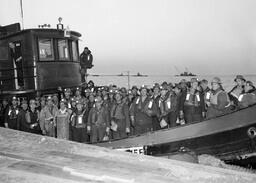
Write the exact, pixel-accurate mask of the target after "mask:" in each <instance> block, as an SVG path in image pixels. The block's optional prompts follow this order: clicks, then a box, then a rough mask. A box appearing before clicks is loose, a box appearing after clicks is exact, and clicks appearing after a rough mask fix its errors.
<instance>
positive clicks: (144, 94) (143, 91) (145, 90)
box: [140, 88, 148, 96]
mask: <svg viewBox="0 0 256 183" xmlns="http://www.w3.org/2000/svg"><path fill="white" fill-rule="evenodd" d="M140 93H141V96H147V93H148V92H147V89H146V88H143V89H141V91H140Z"/></svg>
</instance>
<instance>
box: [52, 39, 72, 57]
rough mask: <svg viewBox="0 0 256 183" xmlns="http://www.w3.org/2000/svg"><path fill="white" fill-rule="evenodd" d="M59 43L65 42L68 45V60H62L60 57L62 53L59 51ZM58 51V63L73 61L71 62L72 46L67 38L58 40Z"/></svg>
mask: <svg viewBox="0 0 256 183" xmlns="http://www.w3.org/2000/svg"><path fill="white" fill-rule="evenodd" d="M59 41H65V42H66V45H67V51H68V58H61V57H60V51H59ZM56 48H57V49H56V51H57V53H58V61H72V60H71V54H70V44H69V40H68V39H65V38H57V39H56Z"/></svg>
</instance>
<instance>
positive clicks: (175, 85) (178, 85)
mask: <svg viewBox="0 0 256 183" xmlns="http://www.w3.org/2000/svg"><path fill="white" fill-rule="evenodd" d="M174 88H178V89H182V88H181V86H180V84H178V83H175V84H174Z"/></svg>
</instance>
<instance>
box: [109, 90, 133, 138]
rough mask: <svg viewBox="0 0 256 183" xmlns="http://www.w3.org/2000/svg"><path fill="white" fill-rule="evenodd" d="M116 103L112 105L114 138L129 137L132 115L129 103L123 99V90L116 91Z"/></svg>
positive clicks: (111, 114)
mask: <svg viewBox="0 0 256 183" xmlns="http://www.w3.org/2000/svg"><path fill="white" fill-rule="evenodd" d="M115 101H116V102H115V103H114V104H113V106H112V107H111V110H110V117H111V127H110V128H111V130H112V134H113V139H120V138H125V137H127V133H130V116H129V107H128V104H127V103H126V102H124V101H122V95H121V92H116V94H115Z"/></svg>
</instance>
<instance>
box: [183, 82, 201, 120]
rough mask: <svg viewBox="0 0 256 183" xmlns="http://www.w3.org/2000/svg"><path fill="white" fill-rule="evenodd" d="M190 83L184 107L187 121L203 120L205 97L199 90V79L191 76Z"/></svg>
mask: <svg viewBox="0 0 256 183" xmlns="http://www.w3.org/2000/svg"><path fill="white" fill-rule="evenodd" d="M190 85H191V86H190V88H189V89H188V91H187V94H186V98H185V102H184V108H183V113H184V119H185V122H186V123H192V122H199V121H202V119H203V116H204V115H205V104H204V98H203V96H202V95H201V93H200V92H199V91H198V79H197V78H191V81H190Z"/></svg>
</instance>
